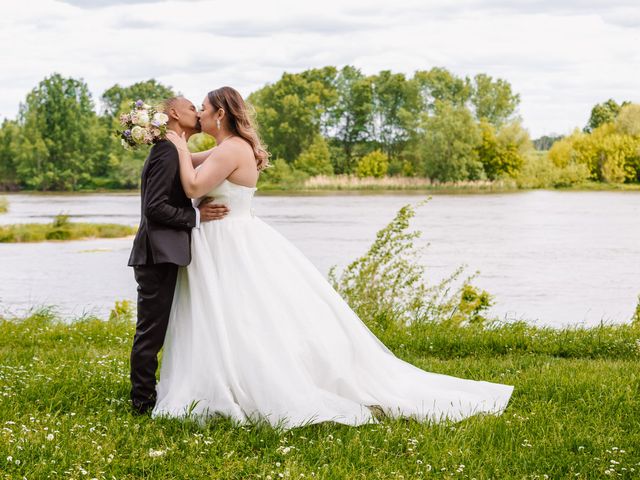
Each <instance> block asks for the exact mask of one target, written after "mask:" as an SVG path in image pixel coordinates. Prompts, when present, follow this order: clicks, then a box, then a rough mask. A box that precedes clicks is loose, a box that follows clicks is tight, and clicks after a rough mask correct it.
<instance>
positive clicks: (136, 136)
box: [131, 125, 146, 143]
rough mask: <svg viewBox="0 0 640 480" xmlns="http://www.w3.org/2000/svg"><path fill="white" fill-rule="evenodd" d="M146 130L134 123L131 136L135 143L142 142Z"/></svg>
mask: <svg viewBox="0 0 640 480" xmlns="http://www.w3.org/2000/svg"><path fill="white" fill-rule="evenodd" d="M145 134H146V131H145V129H144V128H142V127H141V126H140V125H136V126H135V127H133V128H132V129H131V138H133V141H134V142H136V143H143V142H144V138H145Z"/></svg>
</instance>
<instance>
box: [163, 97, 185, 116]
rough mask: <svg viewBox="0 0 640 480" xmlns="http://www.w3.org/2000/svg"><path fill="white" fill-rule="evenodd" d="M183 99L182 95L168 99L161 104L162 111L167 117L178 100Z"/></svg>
mask: <svg viewBox="0 0 640 480" xmlns="http://www.w3.org/2000/svg"><path fill="white" fill-rule="evenodd" d="M183 98H184V97H183V96H182V95H176V96H175V97H169V98H167V99H165V100H164V101H163V102H162V111H163V112H164V113H166V114H167V115H169V112H170V111H171V109H172V108H174V107H175V106H176V104H177V103H178V101H179V100H182V99H183Z"/></svg>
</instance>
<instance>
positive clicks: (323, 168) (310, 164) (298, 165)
mask: <svg viewBox="0 0 640 480" xmlns="http://www.w3.org/2000/svg"><path fill="white" fill-rule="evenodd" d="M293 167H294V168H295V169H297V170H300V171H302V172H305V173H308V174H309V175H312V176H315V175H333V165H332V164H331V154H330V153H329V146H328V145H327V142H326V141H325V139H324V138H323V137H322V136H321V135H317V136H316V137H315V139H314V141H313V142H312V143H311V145H309V147H308V148H307V149H306V150H305V151H303V152H302V153H301V154H300V156H299V157H298V158H297V159H296V160H295V162H293Z"/></svg>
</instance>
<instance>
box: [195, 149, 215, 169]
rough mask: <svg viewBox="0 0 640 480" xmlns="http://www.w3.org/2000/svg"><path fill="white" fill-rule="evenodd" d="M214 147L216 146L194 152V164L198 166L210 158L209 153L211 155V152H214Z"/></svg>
mask: <svg viewBox="0 0 640 480" xmlns="http://www.w3.org/2000/svg"><path fill="white" fill-rule="evenodd" d="M214 148H216V147H213V148H210V149H209V150H204V151H202V152H196V153H192V154H191V163H192V164H193V166H194V167H197V166H198V165H200V164H202V162H204V161H205V160H206V159H207V158H209V155H211V152H213V149H214Z"/></svg>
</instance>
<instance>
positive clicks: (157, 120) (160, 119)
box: [152, 112, 169, 127]
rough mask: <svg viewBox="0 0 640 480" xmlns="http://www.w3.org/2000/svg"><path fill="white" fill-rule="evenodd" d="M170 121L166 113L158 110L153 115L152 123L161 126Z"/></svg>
mask: <svg viewBox="0 0 640 480" xmlns="http://www.w3.org/2000/svg"><path fill="white" fill-rule="evenodd" d="M168 121H169V117H168V116H167V114H166V113H162V112H158V113H156V114H155V115H154V116H153V120H152V123H153V124H154V125H155V126H158V127H159V126H160V125H164V124H166V123H167V122H168Z"/></svg>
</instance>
